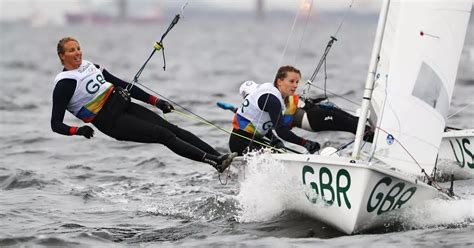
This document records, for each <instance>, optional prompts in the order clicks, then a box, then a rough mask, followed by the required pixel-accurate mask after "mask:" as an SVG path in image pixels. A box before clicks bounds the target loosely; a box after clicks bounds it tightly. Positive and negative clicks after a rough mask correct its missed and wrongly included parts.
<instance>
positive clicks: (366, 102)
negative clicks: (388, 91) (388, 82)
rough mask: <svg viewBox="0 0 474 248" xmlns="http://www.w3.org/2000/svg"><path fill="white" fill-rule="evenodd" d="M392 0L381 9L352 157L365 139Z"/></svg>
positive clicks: (383, 4)
mask: <svg viewBox="0 0 474 248" xmlns="http://www.w3.org/2000/svg"><path fill="white" fill-rule="evenodd" d="M389 6H390V0H384V1H383V3H382V8H381V10H380V16H379V21H378V24H377V32H376V33H375V42H374V46H373V48H372V56H371V58H370V65H369V72H368V73H367V79H366V81H365V90H364V96H363V98H362V107H361V111H360V115H359V122H358V123H357V132H356V135H355V141H354V148H353V150H352V159H358V158H359V152H360V151H359V150H360V146H361V143H362V140H363V136H364V132H365V125H366V122H367V113H368V112H369V106H370V100H371V98H372V91H373V89H374V82H375V73H376V71H377V64H378V60H379V56H380V48H381V47H382V40H383V34H384V31H385V24H386V22H387V15H388V8H389Z"/></svg>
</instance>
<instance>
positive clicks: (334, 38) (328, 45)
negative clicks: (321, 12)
mask: <svg viewBox="0 0 474 248" xmlns="http://www.w3.org/2000/svg"><path fill="white" fill-rule="evenodd" d="M334 41H337V39H336V37H334V36H332V35H331V39H330V40H329V41H328V44H327V45H326V49H324V53H323V56H322V57H321V59H320V60H319V62H318V66H316V69H315V70H314V72H313V75H311V78H310V79H309V82H313V81H314V80H315V79H316V76H317V75H318V73H319V70H320V69H321V66H322V65H323V63H324V62H325V61H326V57H327V55H328V53H329V51H330V50H331V47H332V44H333V43H334Z"/></svg>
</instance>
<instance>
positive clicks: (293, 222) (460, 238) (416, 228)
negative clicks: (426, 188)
mask: <svg viewBox="0 0 474 248" xmlns="http://www.w3.org/2000/svg"><path fill="white" fill-rule="evenodd" d="M348 18H349V19H348V21H346V22H345V23H344V25H343V28H342V30H341V31H340V33H339V34H338V39H339V40H338V41H337V42H336V43H335V44H334V46H333V49H332V51H331V53H330V55H329V57H328V64H327V65H328V69H327V72H328V82H327V87H328V89H329V90H330V91H333V92H336V93H338V94H340V95H343V96H344V97H345V98H348V99H351V100H353V101H355V102H359V101H360V100H359V99H361V96H362V89H363V84H364V81H365V77H366V73H367V68H368V62H369V56H370V51H371V48H372V43H373V39H374V33H375V26H376V22H377V17H376V16H375V15H349V16H348ZM340 20H341V15H337V14H335V15H327V16H323V15H316V16H315V17H314V18H313V19H311V20H310V21H309V26H308V27H307V28H306V29H304V27H305V25H304V22H303V21H300V22H297V25H296V27H295V30H294V32H293V37H292V38H291V39H290V40H289V41H290V43H289V46H288V47H287V49H286V50H285V44H286V41H287V38H288V34H289V32H290V30H291V26H292V23H293V19H292V16H291V15H288V16H283V17H270V16H267V19H265V20H264V21H260V22H259V21H256V20H255V19H254V18H253V17H251V16H240V17H239V16H238V15H235V16H230V17H226V16H222V15H220V17H219V18H217V17H216V18H212V17H211V16H207V17H206V18H204V17H203V16H201V17H199V16H192V15H191V16H189V17H188V18H185V19H183V20H182V21H181V22H180V23H179V24H178V25H177V26H176V27H175V28H174V29H173V31H172V32H171V33H170V34H169V35H168V36H167V37H166V39H165V43H164V45H165V48H166V50H165V51H166V58H167V68H166V71H163V70H162V61H161V55H160V54H159V53H157V54H156V55H155V56H154V57H153V58H152V60H151V62H150V63H149V64H148V65H147V68H146V69H145V71H144V72H143V74H142V76H141V78H140V83H143V84H144V85H146V86H148V87H150V88H151V89H152V90H154V91H156V92H158V93H160V94H162V95H163V96H165V97H167V98H169V99H171V100H172V101H174V102H175V103H176V106H178V105H179V106H181V107H184V108H186V109H188V110H190V111H192V112H194V113H197V114H199V115H200V116H202V117H204V118H206V119H207V120H209V121H210V122H212V123H214V124H216V125H218V126H220V127H222V128H224V129H227V130H229V129H231V118H232V113H231V112H230V111H223V110H221V109H219V108H218V107H216V102H217V101H226V102H229V103H233V104H238V103H239V102H240V100H239V98H240V96H239V94H238V87H239V86H240V82H242V81H244V80H249V79H251V80H255V81H258V82H263V81H271V80H272V79H273V75H274V72H275V70H276V68H277V67H278V64H279V62H280V61H281V64H287V63H289V64H295V65H296V66H297V67H299V68H300V69H301V70H302V72H303V79H308V78H309V77H310V75H311V73H312V72H313V70H314V68H315V66H316V64H317V62H318V60H319V58H320V56H321V53H322V51H323V50H324V48H325V45H326V42H327V41H328V40H329V36H330V35H332V34H334V32H335V30H336V29H337V26H338V25H339V21H340ZM167 26H168V20H165V21H163V22H161V23H155V24H151V25H142V26H134V25H132V24H108V25H80V26H59V27H58V26H44V27H39V28H32V27H29V26H26V25H13V24H10V25H2V26H1V29H0V39H1V43H0V49H1V50H0V81H1V82H2V91H1V92H2V94H1V95H0V133H1V135H0V140H1V143H0V246H10V245H12V246H71V247H74V246H78V247H81V246H96V247H107V246H111V247H112V246H113V247H116V246H158V245H159V246H199V247H200V246H214V247H217V246H223V247H227V246H242V247H247V246H248V247H255V246H258V247H289V246H302V247H305V246H308V247H310V246H311V247H314V246H320V247H338V246H339V247H346V246H357V247H359V246H364V247H380V246H385V247H400V246H418V247H433V246H445V247H469V246H470V247H472V246H473V245H474V241H473V239H472V233H473V232H474V224H473V223H474V207H473V200H474V197H473V192H474V187H473V183H474V180H463V181H457V182H456V183H455V191H456V192H457V193H458V194H459V195H461V196H463V197H464V199H463V200H457V201H442V202H431V204H427V205H426V206H421V207H420V208H416V209H413V210H412V211H407V212H406V213H404V215H403V216H401V217H400V219H401V220H402V221H403V222H402V224H397V225H394V226H387V227H385V228H381V229H380V230H375V231H372V232H370V233H366V234H361V235H355V236H346V235H343V234H342V233H340V232H338V231H336V230H334V229H332V228H330V227H328V226H327V225H325V224H323V223H319V222H317V221H315V220H312V219H309V218H308V217H307V216H304V215H301V214H298V213H293V212H286V211H283V209H279V208H278V207H277V206H272V205H270V206H263V207H262V208H263V209H259V211H258V212H259V213H263V214H261V215H260V216H258V218H257V217H256V218H255V219H253V220H252V219H248V218H247V219H245V221H242V218H239V217H242V214H246V216H252V213H242V211H241V209H240V207H239V206H240V204H241V202H239V201H245V200H248V199H252V197H258V192H257V191H256V192H247V193H246V194H247V195H242V194H240V195H239V184H238V182H237V179H236V174H235V172H233V173H232V174H231V175H230V178H226V177H222V178H221V180H222V182H223V183H226V184H225V185H223V184H221V182H220V181H219V177H218V174H217V173H216V172H215V170H214V169H212V168H211V167H210V166H208V165H206V164H203V163H197V162H193V161H190V160H187V159H184V158H181V157H179V156H177V155H175V154H173V153H171V152H170V151H169V150H167V148H165V147H164V146H161V145H158V144H137V143H129V142H119V141H116V140H113V139H111V138H109V137H107V136H105V135H104V134H101V133H99V132H98V131H97V132H96V136H95V137H94V138H92V139H91V140H86V139H84V138H81V137H78V136H75V137H67V136H61V135H58V134H55V133H53V132H52V131H51V128H50V124H49V120H50V112H51V93H52V89H53V87H54V85H53V79H54V77H55V75H56V74H57V73H58V72H59V71H60V70H61V65H60V63H59V60H58V58H57V55H56V52H55V50H56V44H57V41H58V40H59V39H60V38H61V37H63V36H74V37H76V38H78V39H79V41H80V42H81V45H82V50H83V57H84V59H88V60H91V61H94V62H95V63H98V64H101V65H103V66H105V67H106V68H107V69H108V70H109V71H110V72H112V73H113V74H115V75H116V76H119V77H121V78H123V79H126V80H130V79H132V78H133V75H134V74H135V73H136V71H137V70H138V69H139V67H140V66H141V64H142V63H143V62H144V61H145V59H146V58H147V56H148V55H149V54H150V52H151V51H152V49H153V48H152V44H153V42H154V41H155V40H157V39H159V37H160V36H161V34H162V32H163V31H164V30H165V29H166V27H167ZM472 26H473V22H472V20H471V23H470V28H469V29H468V34H467V37H466V42H465V47H464V50H463V54H462V58H461V63H460V69H459V73H458V82H457V84H456V88H455V90H454V98H453V104H452V112H454V111H456V109H460V108H462V107H463V106H465V105H466V104H469V103H470V101H472V95H473V93H474V72H473V70H472V68H474V66H473V65H474V32H473V28H472ZM303 33H304V36H303V40H302V39H301V37H302V34H303ZM301 40H302V42H300V41H301ZM317 84H318V85H319V86H322V85H323V84H322V81H321V80H320V79H319V81H318V82H317ZM333 101H334V102H336V103H337V104H338V105H339V106H341V107H343V108H346V109H348V110H355V109H356V108H357V106H355V105H354V104H352V103H350V102H347V101H344V100H342V99H340V98H336V97H334V98H333ZM178 109H179V108H178ZM472 109H473V108H472V106H471V107H470V108H467V109H465V110H464V111H463V112H461V113H459V114H457V115H455V116H453V117H452V118H450V119H449V120H448V124H449V125H452V126H456V127H460V128H472V127H473V124H474V123H473V121H472V120H473V116H474V111H473V110H472ZM166 118H167V119H168V120H170V121H172V122H173V123H176V124H178V125H179V126H181V127H184V128H186V129H188V130H190V131H192V132H194V133H195V134H197V135H198V136H199V137H201V138H203V139H204V140H205V141H207V142H209V143H210V144H212V145H213V146H215V147H216V148H217V149H218V150H222V151H226V150H227V149H228V148H227V141H228V135H227V134H226V133H225V132H222V131H220V130H218V129H216V128H214V127H211V126H209V125H206V124H204V123H202V122H199V121H198V120H196V119H191V118H188V117H185V116H182V115H178V114H169V115H166ZM65 123H68V124H70V125H81V123H80V122H79V121H78V120H76V119H75V118H74V117H73V116H71V115H70V114H67V115H66V118H65ZM306 135H309V136H310V137H313V138H314V137H315V138H316V139H318V140H320V141H322V142H324V141H326V142H332V143H333V144H334V143H335V144H342V143H345V142H346V141H347V140H348V139H350V136H347V135H344V134H337V133H335V134H334V133H333V134H327V133H326V134H319V135H316V134H306ZM445 186H448V184H445ZM236 196H238V197H236ZM269 213H271V214H269Z"/></svg>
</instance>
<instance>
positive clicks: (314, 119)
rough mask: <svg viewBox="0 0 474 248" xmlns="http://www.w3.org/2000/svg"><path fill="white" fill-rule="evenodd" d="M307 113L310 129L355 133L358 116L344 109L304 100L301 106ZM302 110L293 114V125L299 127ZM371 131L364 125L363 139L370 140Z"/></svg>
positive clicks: (371, 138)
mask: <svg viewBox="0 0 474 248" xmlns="http://www.w3.org/2000/svg"><path fill="white" fill-rule="evenodd" d="M303 110H304V112H306V114H307V121H308V122H309V125H310V127H311V131H313V132H319V131H345V132H351V133H353V134H356V132H357V124H358V122H359V117H357V116H353V115H351V114H349V113H347V112H346V111H344V110H342V109H340V108H338V107H335V106H332V105H331V104H326V103H313V102H312V101H311V100H310V101H305V106H304V107H303ZM304 112H302V111H301V112H299V113H297V114H296V116H295V121H294V123H293V124H294V126H296V127H301V124H302V119H303V114H304ZM373 135H374V133H373V131H372V130H371V127H370V126H368V125H366V127H365V134H364V140H366V141H369V142H372V140H373Z"/></svg>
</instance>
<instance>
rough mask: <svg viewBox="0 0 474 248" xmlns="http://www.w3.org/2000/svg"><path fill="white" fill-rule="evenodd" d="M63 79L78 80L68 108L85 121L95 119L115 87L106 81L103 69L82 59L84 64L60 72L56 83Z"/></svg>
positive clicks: (55, 80)
mask: <svg viewBox="0 0 474 248" xmlns="http://www.w3.org/2000/svg"><path fill="white" fill-rule="evenodd" d="M61 79H74V80H76V82H77V83H76V89H75V90H74V95H73V96H72V97H71V100H69V103H68V105H67V110H68V111H69V112H71V113H72V114H73V115H75V116H76V117H77V118H79V119H81V120H83V121H84V122H91V121H92V120H93V119H94V117H95V116H96V115H97V113H99V111H100V110H101V109H102V107H103V105H104V104H105V102H106V100H107V98H108V97H109V95H110V93H112V91H113V88H114V87H113V84H111V83H109V82H107V81H105V79H104V75H103V74H102V71H101V70H99V69H97V68H96V67H95V65H94V64H93V63H91V62H89V61H87V60H82V64H81V65H80V66H79V68H77V69H75V70H70V71H63V72H61V73H59V74H58V75H57V76H56V78H55V79H54V83H55V84H56V83H57V82H59V81H60V80H61Z"/></svg>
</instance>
